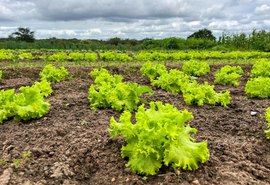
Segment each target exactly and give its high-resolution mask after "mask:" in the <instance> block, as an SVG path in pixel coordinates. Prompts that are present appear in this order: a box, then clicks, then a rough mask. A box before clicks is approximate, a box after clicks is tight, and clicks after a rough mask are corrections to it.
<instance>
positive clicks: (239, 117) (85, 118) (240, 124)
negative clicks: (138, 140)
mask: <svg viewBox="0 0 270 185" xmlns="http://www.w3.org/2000/svg"><path fill="white" fill-rule="evenodd" d="M219 67H221V66H219V65H214V66H212V69H211V74H210V75H208V76H207V77H202V78H199V81H200V82H202V81H205V80H206V81H208V82H209V83H210V84H213V81H214V73H215V71H216V70H217V69H218V68H219ZM242 67H243V69H244V70H245V75H244V76H243V77H242V78H241V85H240V86H239V87H237V88H236V87H228V86H226V87H223V86H218V85H217V86H216V90H217V91H221V90H226V89H229V90H230V91H231V94H232V105H231V106H229V107H228V108H224V107H220V106H209V105H205V106H202V107H198V106H187V105H185V103H184V101H183V99H182V96H181V95H179V94H177V95H173V94H171V93H168V92H165V91H163V90H160V89H158V88H155V87H153V89H154V91H155V95H154V96H153V97H148V96H145V97H144V98H146V99H147V100H148V101H150V100H153V101H158V100H159V101H163V102H164V103H171V104H173V105H175V106H176V107H177V108H178V109H179V110H183V109H188V110H189V111H191V112H192V113H193V115H194V119H193V120H192V121H191V122H190V124H191V126H192V127H195V128H197V129H198V133H197V135H196V136H195V138H196V139H197V141H202V140H208V145H209V150H210V154H211V157H210V160H209V161H208V162H206V163H204V164H202V165H201V167H200V168H199V169H198V170H197V171H182V170H181V171H177V172H175V171H173V169H172V168H169V167H162V169H161V170H160V171H159V173H158V174H157V175H155V176H151V177H148V178H144V177H142V176H140V175H137V174H135V173H132V172H130V171H129V169H127V168H126V167H125V164H126V162H127V161H126V160H125V159H122V158H121V155H120V148H121V146H122V144H124V141H123V139H121V138H117V139H112V138H111V137H110V136H109V134H108V132H107V129H108V127H109V119H110V117H111V116H116V117H117V118H118V117H119V115H120V113H118V112H116V111H114V110H111V109H103V110H97V111H92V110H90V108H89V103H88V99H87V96H88V88H89V86H90V85H91V84H92V83H93V80H92V79H91V77H90V76H89V72H90V71H91V70H92V69H91V68H79V67H77V68H75V67H73V68H69V69H68V70H69V71H70V73H71V74H72V78H71V79H69V80H67V81H63V82H60V83H57V84H54V85H53V89H54V92H53V94H52V95H51V96H50V97H49V100H50V103H51V110H50V112H49V113H48V114H47V115H46V116H45V117H43V118H41V119H38V120H31V121H28V122H24V123H22V122H16V121H14V120H8V121H6V122H4V124H2V125H0V184H11V185H13V184H14V185H15V184H16V185H17V184H24V185H32V184H38V185H41V184H44V185H45V184H46V185H47V184H48V185H55V184H64V185H71V184H76V185H77V184H78V185H88V184H89V185H90V184H91V185H92V184H97V185H99V184H100V185H101V184H102V185H103V184H104V185H106V184H117V185H118V184H151V185H158V184H160V185H161V184H163V185H166V184H193V185H199V184H201V185H203V184H223V185H224V184H225V185H226V184H243V185H244V184H245V185H247V184H252V185H253V184H258V185H259V184H260V185H263V184H270V175H269V174H270V141H269V140H267V139H266V138H265V135H264V132H263V130H265V129H266V128H267V123H266V121H265V118H264V114H265V109H266V108H267V107H268V106H270V100H269V99H266V100H258V99H249V98H247V97H246V96H245V93H244V84H245V83H246V81H247V79H248V76H249V72H250V69H251V66H249V65H242ZM40 70H41V69H40V68H21V69H17V70H16V69H5V70H4V79H3V80H2V82H1V84H0V89H9V88H18V87H20V86H21V85H30V84H32V83H33V82H34V81H37V80H38V78H39V76H38V73H39V72H40ZM109 70H110V71H111V72H113V73H119V74H121V75H123V76H124V78H125V80H126V81H133V82H137V83H139V84H142V85H150V83H149V81H148V80H147V79H146V78H144V77H142V76H141V74H140V71H139V67H120V68H117V67H110V68H109ZM251 111H256V112H257V114H256V115H254V116H251ZM26 151H31V153H32V154H31V155H30V156H29V157H26V158H25V159H21V158H22V157H21V154H22V153H23V152H26ZM16 159H21V161H20V163H19V165H18V166H17V167H15V166H14V162H13V161H14V160H16ZM4 160H8V161H7V162H5V161H4Z"/></svg>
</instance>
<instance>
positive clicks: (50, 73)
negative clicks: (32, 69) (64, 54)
mask: <svg viewBox="0 0 270 185" xmlns="http://www.w3.org/2000/svg"><path fill="white" fill-rule="evenodd" d="M39 76H40V77H41V80H42V81H43V80H46V81H48V82H52V83H54V82H60V81H62V80H65V79H66V78H67V76H68V71H67V70H66V69H65V68H64V67H63V66H62V67H60V68H59V69H57V68H56V67H54V66H53V65H52V64H48V65H46V66H45V67H44V69H43V70H42V71H41V72H40V73H39Z"/></svg>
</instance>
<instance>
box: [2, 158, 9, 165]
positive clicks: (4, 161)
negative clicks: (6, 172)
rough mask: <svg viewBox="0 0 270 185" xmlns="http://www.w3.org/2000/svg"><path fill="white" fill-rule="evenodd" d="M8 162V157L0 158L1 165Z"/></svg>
mask: <svg viewBox="0 0 270 185" xmlns="http://www.w3.org/2000/svg"><path fill="white" fill-rule="evenodd" d="M8 162H9V160H8V159H0V163H1V164H2V165H6V164H8Z"/></svg>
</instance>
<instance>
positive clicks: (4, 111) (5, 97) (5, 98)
mask: <svg viewBox="0 0 270 185" xmlns="http://www.w3.org/2000/svg"><path fill="white" fill-rule="evenodd" d="M14 91H15V90H14V89H10V90H1V91H0V123H3V121H5V120H7V119H8V118H10V117H13V116H14V115H15V111H14V106H15V103H14V100H15V93H14Z"/></svg>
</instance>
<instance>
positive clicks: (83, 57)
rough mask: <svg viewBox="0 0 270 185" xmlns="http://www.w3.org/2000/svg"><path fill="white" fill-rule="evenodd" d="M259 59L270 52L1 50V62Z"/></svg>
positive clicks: (269, 54) (268, 56) (267, 56)
mask: <svg viewBox="0 0 270 185" xmlns="http://www.w3.org/2000/svg"><path fill="white" fill-rule="evenodd" d="M251 58H253V59H258V58H270V53H269V52H257V51H251V52H240V51H233V52H220V51H171V52H168V51H154V52H152V51H141V52H130V51H129V52H120V51H67V50H66V51H65V50H63V51H61V50H60V51H58V50H56V51H55V50H53V51H50V50H45V51H42V52H41V51H38V50H37V51H35V50H4V49H2V50H0V60H40V59H41V60H48V61H57V62H61V61H88V62H94V61H106V62H107V61H120V62H129V61H179V60H189V59H199V60H206V59H227V60H238V59H244V60H246V59H251Z"/></svg>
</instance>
